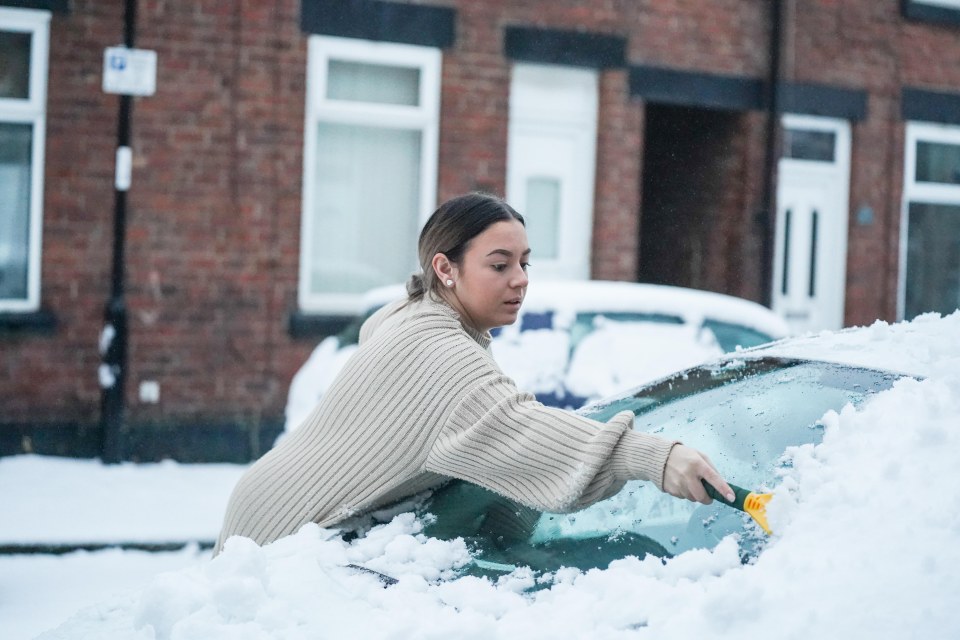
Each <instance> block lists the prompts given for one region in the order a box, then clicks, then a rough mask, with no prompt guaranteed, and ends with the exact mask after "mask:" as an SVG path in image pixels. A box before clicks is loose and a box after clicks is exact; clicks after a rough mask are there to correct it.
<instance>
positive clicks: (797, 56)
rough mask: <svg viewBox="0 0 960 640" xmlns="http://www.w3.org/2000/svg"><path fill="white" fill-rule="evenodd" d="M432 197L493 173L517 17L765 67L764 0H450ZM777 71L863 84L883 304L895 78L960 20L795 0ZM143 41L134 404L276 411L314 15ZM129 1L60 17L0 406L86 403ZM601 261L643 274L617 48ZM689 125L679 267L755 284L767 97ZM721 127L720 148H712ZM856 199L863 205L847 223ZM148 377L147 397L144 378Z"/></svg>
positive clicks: (286, 10)
mask: <svg viewBox="0 0 960 640" xmlns="http://www.w3.org/2000/svg"><path fill="white" fill-rule="evenodd" d="M424 4H432V5H438V4H445V5H446V6H449V7H452V8H454V9H455V10H456V39H455V42H454V45H453V46H452V47H451V48H450V49H448V50H445V51H444V56H443V68H442V97H441V105H442V117H441V125H440V141H439V144H440V148H439V184H438V201H442V200H444V199H446V198H448V197H450V196H453V195H455V194H459V193H462V192H465V191H468V190H473V189H478V188H479V189H484V190H489V191H493V192H495V193H503V191H504V189H505V174H506V145H507V128H508V121H507V119H508V113H509V79H510V66H511V63H512V61H511V60H508V59H507V58H506V57H505V56H504V53H503V33H504V31H503V30H504V28H505V27H506V26H517V25H520V26H528V27H529V26H536V27H543V28H550V29H561V30H586V31H591V32H596V33H601V34H607V35H613V36H619V37H623V38H625V39H626V41H627V63H628V64H631V65H652V66H660V67H669V68H672V69H679V70H689V71H694V72H699V73H709V74H721V75H729V76H738V77H745V78H760V79H762V78H764V77H765V75H766V73H767V64H768V63H767V55H768V54H767V44H768V38H769V33H768V28H769V25H768V19H769V14H768V12H769V1H768V0H714V1H712V2H708V3H705V2H702V0H657V1H656V2H652V1H642V2H641V1H634V0H595V1H593V0H591V1H589V2H584V1H582V0H577V1H574V0H533V1H528V2H509V1H507V0H489V1H485V2H475V1H472V0H471V1H468V0H448V1H445V2H441V0H436V2H427V3H424ZM786 7H787V11H786V16H787V19H788V24H789V25H790V26H789V28H788V29H787V30H786V32H785V34H784V36H785V39H786V47H785V51H784V75H785V79H786V80H790V81H796V82H812V83H819V84H827V85H835V86H840V87H844V88H848V89H863V90H866V91H867V92H868V96H869V97H868V111H867V117H866V119H865V120H863V121H862V122H859V123H856V124H855V126H854V127H853V158H852V173H851V183H850V185H851V196H850V207H851V223H850V238H849V258H848V263H849V264H848V275H847V280H848V291H847V322H848V323H856V324H862V323H865V322H869V321H872V320H873V319H874V318H877V317H882V318H886V319H888V320H889V319H893V318H894V315H895V311H896V281H897V272H898V260H899V242H900V239H899V210H900V198H901V191H902V181H903V176H902V172H903V122H902V120H901V116H900V113H899V100H900V97H899V96H900V89H901V87H902V86H904V85H909V86H917V87H927V88H931V89H933V90H944V91H955V92H956V91H960V44H958V40H957V33H958V29H957V27H951V26H941V25H931V24H925V23H911V22H906V21H904V20H903V19H902V18H901V17H900V13H899V3H898V2H897V0H883V1H877V0H850V1H848V2H836V1H832V0H816V1H813V2H806V3H803V4H802V6H801V4H800V3H798V2H796V1H791V2H787V3H786ZM138 11H139V17H138V25H137V27H138V34H137V46H139V47H141V48H146V49H153V50H155V51H157V53H158V57H159V67H158V78H157V87H158V89H157V93H156V95H154V96H151V97H147V98H138V99H136V100H135V101H134V102H135V104H134V120H133V150H134V158H135V161H134V172H133V187H132V189H131V191H130V192H129V220H128V235H127V261H126V267H127V303H128V309H129V322H130V358H129V360H130V367H129V375H128V388H127V404H128V418H129V419H128V422H129V423H130V426H131V428H132V429H138V428H144V429H146V428H147V427H157V426H160V427H170V426H173V427H176V426H181V427H186V428H192V427H194V426H196V427H197V428H200V427H202V426H203V425H212V427H211V428H213V427H216V426H217V425H220V427H222V426H223V425H237V428H239V429H240V430H241V431H244V432H245V430H246V431H251V432H256V431H257V430H258V429H260V428H261V427H263V426H264V425H267V424H274V425H275V424H276V423H278V422H279V421H282V413H283V408H284V406H285V403H286V394H287V389H288V385H289V382H290V379H291V377H292V376H293V374H294V372H295V371H296V370H297V368H298V367H299V366H300V365H301V363H302V362H303V361H304V360H305V359H306V357H307V356H308V354H309V352H310V351H311V349H312V348H313V346H314V344H315V343H316V340H315V339H294V338H292V337H291V336H290V334H289V332H288V330H287V322H288V319H289V315H290V313H291V312H293V311H295V310H296V307H297V277H298V274H297V270H298V264H299V242H300V238H299V234H300V215H301V211H300V207H301V181H302V175H301V174H302V154H303V151H302V145H303V141H302V133H303V121H304V100H305V94H304V89H305V74H306V44H307V36H306V35H305V34H304V33H303V32H302V31H301V28H300V23H299V19H300V0H273V1H269V2H253V1H252V0H243V1H241V2H236V3H222V2H213V1H204V2H188V1H186V0H141V2H140V3H139V9H138ZM122 24H123V16H122V3H117V2H108V1H106V0H99V1H94V0H74V1H73V2H71V3H70V12H69V13H67V14H56V15H55V16H54V18H53V22H52V26H51V51H50V77H49V100H48V119H47V162H46V168H45V170H46V186H45V194H44V230H43V234H44V236H43V242H44V244H43V274H42V275H43V277H42V306H43V308H44V309H46V310H49V311H51V312H52V313H53V314H54V315H55V316H56V319H57V321H58V326H57V329H56V331H55V332H54V333H53V334H52V335H34V334H30V333H14V334H10V335H0V348H2V352H3V359H2V364H0V406H3V407H4V416H3V418H2V419H0V424H5V425H11V424H27V425H30V424H32V425H40V424H72V425H77V424H79V425H86V426H90V425H95V424H96V423H97V420H98V418H99V399H100V389H99V387H98V384H97V377H96V370H97V366H98V364H99V360H100V357H99V354H98V352H97V339H98V335H99V332H100V330H101V328H102V325H103V319H102V318H103V308H104V305H105V303H106V301H107V297H108V295H109V289H110V260H111V251H112V224H113V223H112V221H113V208H114V193H113V186H112V185H113V169H114V167H113V164H114V160H113V158H114V149H115V145H116V127H117V122H116V121H117V105H118V98H117V97H116V96H112V95H106V94H104V93H103V92H102V90H101V87H100V83H101V77H100V74H101V67H102V56H103V49H104V47H106V46H111V45H115V44H118V43H119V42H120V41H121V40H122ZM599 104H600V111H599V133H598V140H597V169H596V195H595V210H594V233H593V247H592V249H593V252H592V256H591V260H592V271H593V276H594V277H596V278H604V279H626V280H630V279H634V278H635V276H636V274H637V270H638V266H639V261H638V248H639V242H640V238H641V237H642V234H643V233H644V229H642V228H641V225H640V218H639V212H640V211H641V205H642V201H643V198H644V197H645V194H643V193H641V184H642V173H643V169H642V167H643V163H644V155H645V150H646V146H647V141H646V140H645V139H644V137H645V128H646V127H647V126H648V125H649V118H648V116H649V111H650V108H651V107H650V106H649V105H646V104H644V103H643V101H641V100H639V99H637V98H635V97H631V95H630V87H629V83H628V71H627V69H624V68H612V69H605V70H603V72H602V73H601V75H600V96H599ZM717 122H719V123H720V125H718V127H717V128H715V131H716V132H721V133H722V135H720V136H719V137H717V138H715V139H712V140H708V141H705V144H703V145H702V148H700V145H698V144H697V140H695V139H687V140H686V144H687V145H688V154H689V157H697V156H696V154H697V153H698V152H702V153H703V154H704V155H703V157H702V160H703V167H704V171H706V172H707V174H709V176H710V179H709V180H705V181H704V189H703V190H702V191H701V192H700V193H699V194H688V195H687V196H686V200H685V201H683V199H681V202H680V204H681V205H683V206H687V207H692V206H697V207H700V208H701V209H703V210H707V211H708V212H709V221H708V222H709V224H708V225H707V226H706V227H705V229H708V232H705V233H704V234H703V235H702V237H701V238H700V240H701V242H700V247H701V249H700V250H701V251H702V255H700V256H699V257H698V260H699V263H698V264H700V266H699V267H698V270H697V272H696V273H695V274H693V273H691V284H696V285H698V286H703V287H705V288H708V289H713V290H717V291H725V292H728V293H733V294H736V295H740V296H743V297H748V298H752V299H760V298H761V269H760V259H761V241H762V238H761V237H760V236H759V229H758V227H757V225H756V223H755V214H756V213H757V209H758V207H759V205H760V200H761V193H762V180H763V164H764V160H765V158H764V131H765V114H764V113H763V112H762V110H752V111H745V112H736V113H732V114H729V115H727V116H722V117H719V116H718V120H717ZM711 149H712V150H711ZM860 206H869V207H871V208H872V209H873V210H874V212H875V222H874V223H873V224H870V225H859V224H858V223H857V222H856V215H855V212H856V210H857V209H858V208H859V207H860ZM144 380H153V381H156V382H158V383H159V384H160V389H161V396H160V402H159V403H158V404H143V403H141V402H140V401H139V399H138V397H137V389H138V385H139V383H140V382H142V381H144Z"/></svg>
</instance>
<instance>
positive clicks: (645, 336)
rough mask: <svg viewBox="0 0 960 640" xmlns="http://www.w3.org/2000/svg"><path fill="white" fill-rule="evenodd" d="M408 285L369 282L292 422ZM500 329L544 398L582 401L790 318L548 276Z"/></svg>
mask: <svg viewBox="0 0 960 640" xmlns="http://www.w3.org/2000/svg"><path fill="white" fill-rule="evenodd" d="M403 295H405V294H404V289H403V287H401V286H392V287H383V288H379V289H375V290H372V291H370V292H369V293H368V294H367V296H366V301H365V309H366V311H365V313H364V314H362V316H361V318H360V319H358V321H357V322H356V323H355V324H353V325H352V326H351V327H350V328H348V330H346V331H344V332H343V333H342V334H341V335H339V336H334V337H331V338H327V339H326V340H324V341H323V342H321V343H320V344H319V345H318V346H317V348H316V349H315V350H314V352H313V353H312V354H311V356H310V358H309V359H308V360H307V362H306V363H305V364H304V365H303V366H302V367H301V368H300V370H299V371H298V373H297V374H296V376H295V377H294V379H293V382H292V383H291V387H290V393H289V397H288V404H287V429H293V428H295V427H296V425H298V424H299V423H300V422H301V421H302V420H303V418H305V417H306V416H307V415H308V414H309V413H310V411H311V410H312V409H313V408H314V407H315V406H316V404H317V402H319V400H320V398H321V397H322V396H323V394H324V393H325V391H326V389H327V388H328V387H329V385H330V383H331V382H332V381H333V378H334V377H335V376H336V374H337V373H338V372H339V371H340V368H341V367H342V366H343V364H344V362H345V361H346V359H347V358H349V357H350V355H351V354H352V353H353V351H354V350H355V349H356V340H357V335H358V333H359V325H360V323H361V322H362V320H363V319H364V318H366V317H368V316H369V315H370V314H371V313H373V312H374V311H376V310H377V309H378V308H380V307H381V306H383V305H384V304H386V303H387V302H389V301H391V300H396V299H398V298H401V297H402V296H403ZM493 335H494V339H493V342H492V343H491V349H492V351H493V355H494V358H495V359H496V361H497V362H498V364H499V365H500V367H501V368H502V369H503V371H504V372H505V373H506V374H507V375H508V376H510V377H511V378H513V380H514V381H515V382H516V383H517V386H518V387H519V388H520V389H522V390H524V391H529V392H531V393H533V394H534V395H536V396H537V399H538V400H539V401H541V402H543V403H544V404H546V405H550V406H557V407H566V408H577V407H580V406H582V405H583V404H584V403H585V402H587V401H590V400H596V399H599V398H601V397H604V396H607V395H610V394H612V393H615V392H617V391H620V390H623V389H626V388H629V387H632V386H634V385H638V384H642V383H644V382H647V381H649V380H653V379H656V378H659V377H660V376H663V375H666V374H668V373H672V372H674V371H677V370H680V369H683V368H685V367H688V366H691V365H694V364H697V363H700V362H703V361H705V360H708V359H710V358H712V357H715V356H718V355H720V354H722V353H725V352H730V351H734V350H736V349H737V348H738V347H743V348H746V347H753V346H756V345H760V344H763V343H767V342H770V341H772V340H775V339H779V338H782V337H784V336H786V335H787V325H786V323H785V322H784V321H783V319H782V318H780V316H778V315H776V314H775V313H773V312H772V311H770V310H769V309H767V308H766V307H763V306H762V305H759V304H757V303H755V302H751V301H749V300H744V299H741V298H736V297H733V296H728V295H723V294H719V293H712V292H708V291H698V290H694V289H685V288H681V287H669V286H663V285H652V284H639V283H631V282H607V281H596V280H590V281H552V282H551V281H547V282H537V283H535V285H533V286H531V287H530V289H529V291H528V292H527V296H526V298H525V299H524V304H523V308H522V309H521V312H520V317H519V318H518V320H517V322H516V323H515V324H513V325H510V326H508V327H504V328H502V329H498V330H495V331H494V332H493ZM638 354H639V355H638Z"/></svg>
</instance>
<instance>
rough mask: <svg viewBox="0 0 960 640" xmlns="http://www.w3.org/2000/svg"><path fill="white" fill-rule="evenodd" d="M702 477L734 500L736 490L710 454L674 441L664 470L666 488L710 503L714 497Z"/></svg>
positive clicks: (695, 500)
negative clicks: (707, 454) (708, 455)
mask: <svg viewBox="0 0 960 640" xmlns="http://www.w3.org/2000/svg"><path fill="white" fill-rule="evenodd" d="M701 480H706V481H707V482H709V483H710V484H711V485H713V488H714V489H716V490H717V491H719V492H720V494H721V495H724V496H727V499H728V500H730V501H733V499H734V495H733V490H732V489H731V488H730V485H728V484H727V482H726V481H725V480H724V479H723V477H721V476H720V473H719V472H717V470H716V469H715V468H714V466H713V463H712V462H710V458H708V457H707V456H706V455H705V454H703V453H700V452H699V451H697V450H696V449H691V448H690V447H688V446H685V445H682V444H676V445H674V446H673V448H672V449H671V450H670V455H669V456H668V457H667V465H666V467H664V470H663V490H664V492H666V493H669V494H670V495H672V496H676V497H677V498H686V499H687V500H693V501H694V502H702V503H703V504H710V503H711V502H713V500H712V499H711V498H710V496H708V495H707V491H706V490H705V489H704V488H703V484H701V482H700V481H701Z"/></svg>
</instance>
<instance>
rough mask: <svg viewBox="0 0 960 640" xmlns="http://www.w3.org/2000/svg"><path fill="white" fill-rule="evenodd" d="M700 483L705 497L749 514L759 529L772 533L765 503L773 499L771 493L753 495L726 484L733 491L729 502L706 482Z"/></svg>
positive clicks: (733, 485) (750, 492)
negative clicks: (705, 492) (705, 493)
mask: <svg viewBox="0 0 960 640" xmlns="http://www.w3.org/2000/svg"><path fill="white" fill-rule="evenodd" d="M701 482H703V488H704V489H706V490H707V495H709V496H710V497H711V498H713V499H714V500H719V501H720V502H722V503H723V504H725V505H728V506H731V507H734V508H735V509H740V511H743V512H745V513H747V514H749V515H750V517H751V518H753V519H754V521H755V522H756V523H757V524H758V525H760V528H761V529H763V530H764V531H766V532H767V533H773V532H772V531H771V530H770V525H769V524H768V523H767V503H768V502H770V498H772V497H773V494H772V493H753V492H752V491H747V490H746V489H741V488H740V487H738V486H737V485H735V484H730V483H729V482H728V483H727V484H730V488H731V489H733V493H734V499H733V501H730V500H727V499H726V498H724V497H723V496H722V495H720V492H719V491H717V490H716V489H714V488H713V486H712V485H711V484H710V483H709V482H707V481H706V480H701Z"/></svg>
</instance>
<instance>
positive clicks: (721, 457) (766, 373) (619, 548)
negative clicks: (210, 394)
mask: <svg viewBox="0 0 960 640" xmlns="http://www.w3.org/2000/svg"><path fill="white" fill-rule="evenodd" d="M899 377H901V376H899V375H897V374H892V373H888V372H882V371H875V370H871V369H862V368H855V367H849V366H842V365H837V364H830V363H825V362H815V361H805V360H793V359H781V358H766V359H744V358H736V357H731V358H730V359H727V360H724V361H722V362H721V363H720V364H717V365H708V366H700V367H695V368H693V369H689V370H687V371H685V372H682V373H680V374H676V375H674V376H671V377H669V378H666V379H664V380H662V381H659V382H657V383H654V384H652V385H648V386H645V387H642V388H641V389H640V390H638V391H637V392H635V393H633V394H631V395H626V396H623V397H620V398H617V399H615V400H612V401H609V402H605V403H603V404H595V405H591V406H589V407H586V408H584V409H583V410H581V413H582V414H583V415H586V416H588V417H591V418H593V419H596V420H600V421H607V420H609V419H610V418H612V417H613V416H614V415H616V414H617V413H619V412H621V411H631V412H632V413H633V414H634V416H635V418H634V426H635V428H636V429H639V430H642V431H646V432H649V433H654V434H657V435H659V436H662V437H664V438H667V439H671V440H679V441H682V442H684V443H685V444H687V445H689V446H692V447H694V448H696V449H699V450H701V451H703V452H704V453H706V454H707V455H708V456H709V457H710V459H711V460H712V461H713V462H714V464H715V465H716V466H717V467H718V469H719V470H720V472H721V473H722V474H723V475H724V477H726V478H727V480H728V481H730V482H732V483H734V484H736V485H739V486H740V487H743V488H745V489H748V490H758V489H769V488H772V487H773V485H774V484H775V480H776V477H777V474H776V471H777V468H778V466H779V465H781V464H784V463H783V462H782V454H783V453H784V451H785V449H786V448H787V447H790V446H792V445H801V444H805V443H814V442H819V441H820V439H821V437H822V434H823V428H822V426H821V425H820V423H819V421H820V419H821V418H822V417H823V415H824V414H825V413H827V412H828V411H830V410H835V411H839V410H840V409H842V408H843V407H844V406H845V405H847V404H848V403H852V404H853V405H858V404H860V403H862V402H863V401H864V400H865V399H867V398H868V397H869V396H870V395H872V394H874V393H877V392H878V391H882V390H885V389H888V388H890V387H891V386H892V385H893V383H894V382H895V381H896V380H897V379H898V378H899ZM426 510H427V511H429V512H430V513H431V514H433V516H434V520H433V524H431V525H430V526H428V527H427V529H426V530H425V533H427V534H428V535H435V536H437V537H448V538H449V537H464V538H465V539H467V541H468V542H469V543H470V544H471V545H472V546H473V548H474V550H475V566H474V567H473V568H472V569H471V571H475V570H476V568H477V567H480V568H481V570H482V571H486V570H488V569H490V567H493V569H491V570H493V571H504V570H509V569H512V568H513V566H521V565H527V566H530V567H532V568H533V569H535V570H541V571H552V570H555V569H557V568H559V567H560V566H571V567H577V568H579V569H589V568H593V567H606V566H607V565H608V564H609V563H610V562H611V561H612V560H615V559H618V558H622V557H625V556H628V555H635V556H638V557H643V556H644V555H646V554H648V553H651V554H654V555H657V556H660V557H669V556H673V555H676V554H678V553H682V552H684V551H687V550H689V549H693V548H712V547H714V546H715V545H716V544H717V543H718V542H719V541H720V540H721V539H723V538H724V537H725V536H727V535H728V534H730V533H739V534H740V535H741V549H742V550H743V553H744V556H750V555H753V554H754V553H756V552H757V550H758V548H759V545H761V544H762V540H763V537H764V534H763V533H762V532H761V531H760V529H759V527H757V526H756V525H755V524H753V523H752V522H750V521H749V518H748V516H746V515H745V514H742V513H741V512H739V511H736V510H734V509H732V508H730V507H727V506H724V505H722V504H720V503H719V502H716V501H715V502H714V504H712V505H710V506H706V505H702V504H699V503H693V502H689V501H686V500H679V499H676V498H673V497H670V496H668V495H666V494H664V493H661V492H660V491H658V490H657V489H656V488H655V487H654V486H653V485H652V484H650V483H645V482H631V483H628V484H627V485H626V486H625V487H624V488H623V489H622V490H621V491H620V492H619V493H617V494H616V495H615V496H613V497H611V498H609V499H607V500H604V501H602V502H599V503H597V504H594V505H592V506H590V507H588V508H587V509H584V510H581V511H578V512H576V513H573V514H550V513H539V512H536V511H532V510H530V509H527V508H526V507H522V506H520V505H517V504H516V503H512V502H509V501H507V500H506V499H504V498H501V497H499V496H496V495H495V494H493V493H491V492H488V491H486V490H484V489H481V488H479V487H476V486H474V485H468V484H467V483H462V484H460V485H455V486H452V487H451V488H448V489H445V490H442V491H440V492H438V494H437V495H436V496H435V498H434V500H433V501H432V503H430V504H428V505H426ZM476 523H480V524H479V525H477V526H476V528H475V530H473V529H472V527H474V525H475V524H476ZM474 534H475V535H474ZM482 571H481V572H482Z"/></svg>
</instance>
